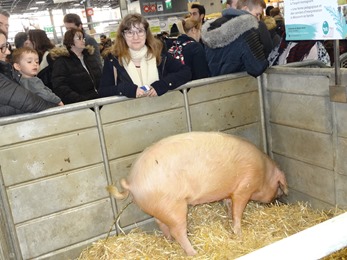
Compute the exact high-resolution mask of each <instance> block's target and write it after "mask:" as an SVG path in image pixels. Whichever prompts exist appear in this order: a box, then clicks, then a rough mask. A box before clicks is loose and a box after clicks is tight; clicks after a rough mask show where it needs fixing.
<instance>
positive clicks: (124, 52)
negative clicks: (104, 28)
mask: <svg viewBox="0 0 347 260" xmlns="http://www.w3.org/2000/svg"><path fill="white" fill-rule="evenodd" d="M140 24H142V25H143V27H144V29H145V30H146V43H145V44H146V46H147V48H148V52H147V53H148V55H149V57H155V59H156V61H157V64H160V62H161V51H162V48H163V45H162V43H161V41H160V40H158V39H156V38H155V37H154V36H153V34H152V32H151V30H150V29H149V23H148V22H147V20H146V18H145V17H143V16H142V15H141V14H136V13H135V14H128V15H127V16H125V17H124V18H123V20H122V22H121V23H120V25H119V27H118V31H117V36H116V40H115V43H114V44H113V45H112V47H111V48H110V52H111V54H112V55H114V56H116V57H117V58H118V61H119V64H120V65H121V66H122V65H123V59H124V60H125V62H127V63H128V62H130V60H131V57H130V52H129V46H128V45H127V43H126V41H125V38H124V31H126V30H130V29H131V28H132V26H134V27H136V28H137V27H138V26H139V25H140Z"/></svg>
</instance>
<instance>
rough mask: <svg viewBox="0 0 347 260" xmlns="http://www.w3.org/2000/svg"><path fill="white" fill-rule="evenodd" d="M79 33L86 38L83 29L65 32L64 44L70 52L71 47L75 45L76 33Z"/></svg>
mask: <svg viewBox="0 0 347 260" xmlns="http://www.w3.org/2000/svg"><path fill="white" fill-rule="evenodd" d="M78 32H80V33H81V34H82V37H83V38H84V32H83V31H82V30H81V29H71V30H67V31H66V32H65V34H64V41H63V44H64V45H65V47H66V48H67V49H68V50H70V49H71V47H72V46H74V45H75V42H74V38H75V35H76V33H78Z"/></svg>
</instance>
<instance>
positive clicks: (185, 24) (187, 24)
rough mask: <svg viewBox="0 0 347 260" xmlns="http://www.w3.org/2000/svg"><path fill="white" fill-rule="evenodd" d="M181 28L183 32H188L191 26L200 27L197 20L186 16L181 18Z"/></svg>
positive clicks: (198, 28)
mask: <svg viewBox="0 0 347 260" xmlns="http://www.w3.org/2000/svg"><path fill="white" fill-rule="evenodd" d="M182 28H183V30H184V33H188V32H189V31H190V30H191V29H193V28H195V29H197V30H200V29H201V23H200V22H199V21H197V20H194V19H192V18H187V19H184V20H182Z"/></svg>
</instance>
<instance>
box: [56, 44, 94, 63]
mask: <svg viewBox="0 0 347 260" xmlns="http://www.w3.org/2000/svg"><path fill="white" fill-rule="evenodd" d="M94 51H95V49H94V47H93V46H91V45H87V46H86V48H85V49H84V50H83V53H88V54H89V55H93V54H94ZM49 54H50V56H51V58H52V60H56V59H57V58H59V57H62V56H65V57H69V56H70V55H71V53H70V52H69V51H68V49H67V48H66V47H65V46H57V47H54V48H53V49H51V50H50V51H49Z"/></svg>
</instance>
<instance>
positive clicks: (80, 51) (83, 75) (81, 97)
mask: <svg viewBox="0 0 347 260" xmlns="http://www.w3.org/2000/svg"><path fill="white" fill-rule="evenodd" d="M63 44H64V47H56V48H54V49H52V50H51V51H50V55H51V58H52V59H53V60H54V62H53V70H52V90H53V92H54V93H55V94H56V95H57V96H59V97H60V98H61V100H62V101H63V103H64V104H71V103H76V102H81V101H85V100H90V99H95V98H98V97H99V95H98V87H99V83H100V77H101V69H100V67H99V65H98V64H97V63H96V62H95V60H94V57H93V56H92V54H93V52H94V47H93V46H90V45H87V46H86V44H85V39H84V33H83V31H82V30H81V29H71V30H68V31H66V33H65V35H64V40H63Z"/></svg>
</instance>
